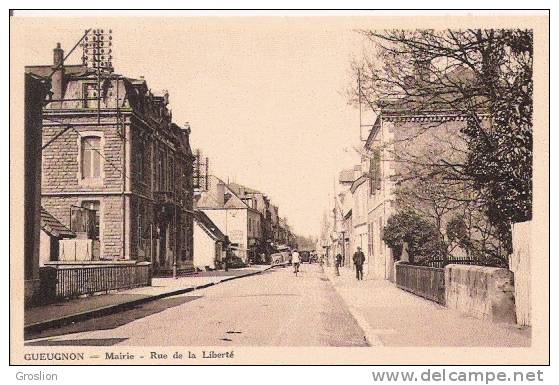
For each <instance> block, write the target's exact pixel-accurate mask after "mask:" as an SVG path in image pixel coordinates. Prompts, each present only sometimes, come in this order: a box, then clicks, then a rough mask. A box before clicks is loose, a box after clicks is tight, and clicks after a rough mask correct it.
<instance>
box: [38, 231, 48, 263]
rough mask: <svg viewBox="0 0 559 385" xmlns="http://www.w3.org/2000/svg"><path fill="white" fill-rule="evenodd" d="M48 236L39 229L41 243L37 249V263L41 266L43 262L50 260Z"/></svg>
mask: <svg viewBox="0 0 559 385" xmlns="http://www.w3.org/2000/svg"><path fill="white" fill-rule="evenodd" d="M50 260H51V258H50V236H49V235H48V234H47V233H45V232H44V231H43V230H41V245H40V251H39V265H40V266H43V265H44V264H45V262H48V261H50Z"/></svg>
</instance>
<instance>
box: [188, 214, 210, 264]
mask: <svg viewBox="0 0 559 385" xmlns="http://www.w3.org/2000/svg"><path fill="white" fill-rule="evenodd" d="M193 264H194V267H198V268H200V269H202V270H204V269H205V267H206V266H208V267H209V268H211V269H215V241H214V240H213V239H212V238H211V237H210V236H209V235H208V234H207V233H206V232H205V231H204V230H203V229H202V228H201V227H200V225H199V224H198V222H196V221H194V261H193Z"/></svg>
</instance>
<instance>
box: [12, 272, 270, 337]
mask: <svg viewBox="0 0 559 385" xmlns="http://www.w3.org/2000/svg"><path fill="white" fill-rule="evenodd" d="M272 268H273V266H270V267H267V268H266V269H263V270H260V271H254V272H252V273H248V274H244V275H238V276H233V277H228V278H224V279H222V280H219V281H216V282H209V283H204V284H202V285H198V286H191V287H185V288H182V289H177V290H173V291H168V292H165V293H161V294H156V295H152V296H148V297H145V298H138V299H135V300H132V301H128V302H123V303H118V304H115V305H108V306H104V307H100V308H96V309H92V310H86V311H83V312H80V313H75V314H70V315H67V316H64V317H60V318H54V319H49V320H45V321H39V322H35V323H32V324H28V325H25V326H24V327H23V335H24V339H25V337H28V336H29V335H30V334H32V333H37V332H40V331H43V330H46V329H52V328H55V327H61V326H65V325H68V324H70V323H73V322H77V321H85V320H87V319H90V318H96V317H100V316H104V315H109V314H115V313H118V312H121V311H124V310H128V309H131V308H134V307H136V306H138V305H142V304H145V303H148V302H152V301H157V300H159V299H163V298H166V297H172V296H175V295H180V294H185V293H189V292H191V291H194V290H200V289H205V288H208V287H210V286H214V285H217V284H220V283H223V282H227V281H232V280H234V279H239V278H245V277H251V276H253V275H257V274H262V273H263V272H265V271H268V270H270V269H272Z"/></svg>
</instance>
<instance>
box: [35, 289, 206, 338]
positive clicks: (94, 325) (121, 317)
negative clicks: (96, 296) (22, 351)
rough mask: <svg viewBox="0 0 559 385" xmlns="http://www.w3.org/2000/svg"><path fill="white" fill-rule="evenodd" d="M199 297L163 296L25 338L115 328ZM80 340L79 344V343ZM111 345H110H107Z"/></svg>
mask: <svg viewBox="0 0 559 385" xmlns="http://www.w3.org/2000/svg"><path fill="white" fill-rule="evenodd" d="M198 298H202V296H194V295H193V296H179V297H170V298H163V299H160V300H157V301H153V302H148V303H146V304H143V305H139V306H136V307H134V308H131V309H129V310H125V311H122V312H119V313H115V314H110V315H106V316H102V317H98V318H92V319H89V320H86V321H81V322H78V323H76V324H70V325H65V326H62V327H60V328H58V329H48V330H43V331H41V332H38V333H33V334H30V335H26V336H25V339H26V340H30V339H37V338H45V337H55V336H61V335H65V334H71V333H81V332H88V331H94V330H107V329H114V328H117V327H119V326H122V325H125V324H127V323H130V322H132V321H135V320H137V319H140V318H144V317H147V316H150V315H152V314H156V313H159V312H162V311H164V310H166V309H169V308H172V307H175V306H179V305H182V304H184V303H187V302H191V301H194V300H197V299H198ZM108 340H118V338H113V339H108ZM67 341H71V340H66V341H56V340H54V341H51V340H41V341H33V342H29V343H26V345H31V344H33V346H42V345H44V346H49V344H53V343H58V342H60V343H63V342H67ZM84 341H88V340H85V339H84V340H79V341H75V342H76V344H77V345H87V344H85V343H84ZM95 341H96V340H91V342H92V346H105V345H95ZM77 342H79V344H78V343H77ZM118 342H119V341H115V342H114V343H115V344H116V343H118ZM68 345H72V343H69V344H68ZM107 346H109V345H107Z"/></svg>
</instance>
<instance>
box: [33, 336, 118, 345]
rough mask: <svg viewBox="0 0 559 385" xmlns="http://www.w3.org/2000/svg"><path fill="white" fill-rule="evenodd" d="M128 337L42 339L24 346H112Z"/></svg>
mask: <svg viewBox="0 0 559 385" xmlns="http://www.w3.org/2000/svg"><path fill="white" fill-rule="evenodd" d="M127 339H128V338H88V339H83V340H43V341H34V342H28V343H26V344H25V346H113V345H116V344H118V343H120V342H122V341H126V340H127Z"/></svg>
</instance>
